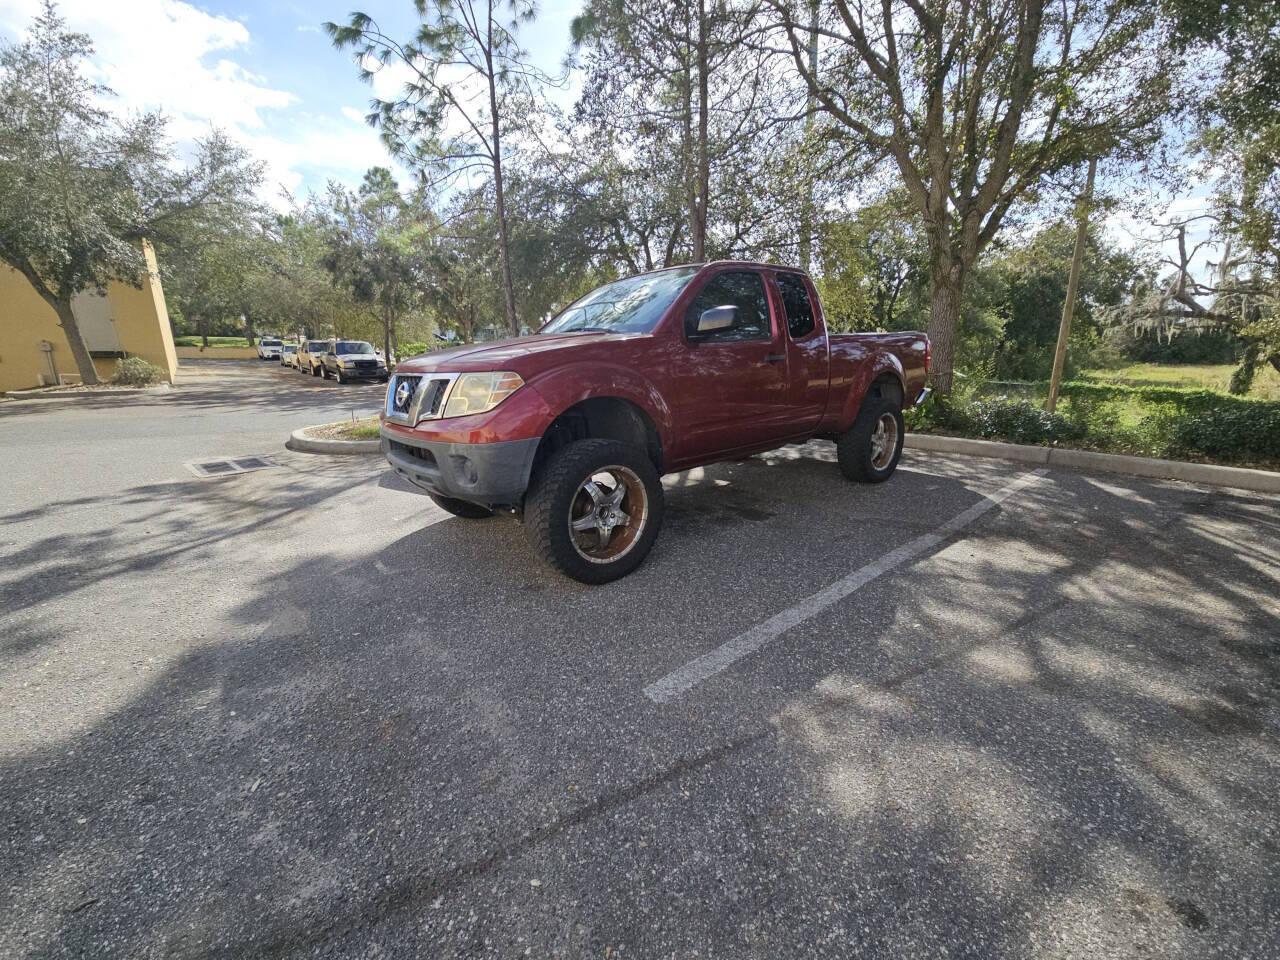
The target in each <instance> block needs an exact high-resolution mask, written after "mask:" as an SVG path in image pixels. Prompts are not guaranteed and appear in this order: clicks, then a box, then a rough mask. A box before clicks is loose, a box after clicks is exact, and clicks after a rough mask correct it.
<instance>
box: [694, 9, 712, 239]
mask: <svg viewBox="0 0 1280 960" xmlns="http://www.w3.org/2000/svg"><path fill="white" fill-rule="evenodd" d="M708 46H709V43H708V40H707V7H706V0H698V47H697V50H698V149H697V158H696V164H697V180H696V181H695V183H696V187H695V191H696V196H695V197H694V203H693V262H694V263H702V262H703V261H704V260H706V259H707V204H708V199H707V194H708V193H710V192H711V155H710V150H709V148H708V144H707V101H708V99H709V97H708V91H707V86H708V77H707V73H708V70H709V66H708V61H709V59H710V55H709V51H708Z"/></svg>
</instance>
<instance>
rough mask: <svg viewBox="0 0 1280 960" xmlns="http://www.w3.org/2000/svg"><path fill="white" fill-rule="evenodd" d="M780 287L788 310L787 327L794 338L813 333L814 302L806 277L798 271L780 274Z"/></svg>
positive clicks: (798, 338) (784, 306)
mask: <svg viewBox="0 0 1280 960" xmlns="http://www.w3.org/2000/svg"><path fill="white" fill-rule="evenodd" d="M778 289H779V290H781V291H782V306H783V309H784V310H786V312H787V329H788V330H789V331H790V332H791V339H792V340H800V339H803V338H804V337H807V336H808V335H809V334H811V333H813V328H814V319H813V304H812V303H810V302H809V291H808V290H807V289H806V288H805V285H804V278H803V277H801V276H800V275H799V274H798V273H780V274H778Z"/></svg>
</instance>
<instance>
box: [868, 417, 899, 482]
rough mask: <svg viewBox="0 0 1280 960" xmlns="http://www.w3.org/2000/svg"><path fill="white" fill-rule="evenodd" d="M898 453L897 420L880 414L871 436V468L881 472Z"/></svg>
mask: <svg viewBox="0 0 1280 960" xmlns="http://www.w3.org/2000/svg"><path fill="white" fill-rule="evenodd" d="M897 452H898V419H897V418H896V417H895V416H894V415H893V414H892V413H882V414H880V419H879V420H877V421H876V429H875V431H874V432H873V433H872V434H871V466H873V467H875V468H876V469H877V470H883V469H885V468H886V467H887V466H889V464H891V463H892V462H893V455H894V454H895V453H897Z"/></svg>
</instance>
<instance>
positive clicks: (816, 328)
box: [381, 261, 929, 583]
mask: <svg viewBox="0 0 1280 960" xmlns="http://www.w3.org/2000/svg"><path fill="white" fill-rule="evenodd" d="M928 369H929V340H928V338H927V337H926V336H925V335H924V334H922V333H886V334H828V333H827V330H826V325H825V324H824V322H823V316H822V306H821V304H820V303H819V302H818V295H817V291H816V290H815V289H814V287H813V284H812V283H811V282H810V280H809V278H808V277H806V276H805V275H804V274H803V273H800V272H799V271H797V270H791V269H788V268H784V267H778V266H771V265H769V264H763V263H742V262H736V261H735V262H718V263H708V264H699V265H694V266H683V267H670V268H668V269H665V270H656V271H653V272H651V273H645V274H641V275H639V276H634V277H628V278H626V279H624V280H618V281H616V282H614V283H610V284H606V285H605V286H603V287H599V288H598V289H596V290H593V291H592V292H591V293H589V294H587V295H586V296H585V297H583V298H581V299H580V300H578V301H576V302H575V303H573V304H570V305H569V306H568V307H566V308H565V309H564V310H562V311H561V312H560V313H559V314H558V315H557V316H556V317H555V318H554V319H553V320H551V321H550V322H549V323H547V324H546V326H544V327H543V328H542V329H541V330H540V331H538V333H537V334H534V335H532V336H527V337H518V338H516V339H512V340H502V341H498V342H491V343H481V344H473V345H469V346H463V347H456V348H453V349H449V350H442V351H440V352H438V353H432V354H428V355H426V356H421V357H416V358H414V359H411V360H407V361H405V362H403V363H401V364H399V365H398V366H397V367H396V369H395V373H394V374H393V376H392V377H391V380H390V383H389V384H388V387H387V398H386V406H385V408H384V410H383V412H382V417H381V419H382V426H381V436H382V451H383V454H384V455H385V456H386V458H387V460H388V462H389V463H390V464H391V466H392V467H393V468H394V469H395V471H396V472H397V473H398V474H400V475H401V476H402V477H404V478H406V479H407V480H409V481H411V482H412V483H415V484H417V485H418V486H420V487H422V488H424V489H425V490H426V491H427V492H428V493H429V494H430V495H431V498H432V499H433V500H434V501H435V502H436V503H437V504H439V505H440V506H441V507H442V508H444V509H445V510H447V511H449V512H450V513H453V514H455V515H457V516H459V517H467V518H473V519H478V518H481V517H488V516H491V515H492V514H493V513H494V512H496V511H499V510H503V511H511V512H514V513H515V514H516V515H518V516H522V517H523V519H524V523H525V525H526V526H527V528H528V530H529V532H530V534H531V536H532V539H533V542H534V545H535V547H536V548H537V549H538V550H539V552H540V553H541V554H542V555H543V556H544V557H545V558H546V559H547V560H548V561H549V562H550V563H551V565H552V566H554V567H555V568H556V569H558V570H560V571H561V572H562V573H564V574H567V575H568V576H570V577H573V578H574V579H576V580H580V581H582V582H584V583H605V582H607V581H610V580H614V579H617V578H618V577H621V576H624V575H625V574H627V573H629V572H631V571H632V570H634V569H635V568H636V567H637V566H638V565H639V564H640V562H641V561H642V560H643V559H644V557H645V555H646V554H647V553H648V552H649V549H650V548H651V547H652V546H653V541H654V539H655V538H656V537H657V535H658V529H659V527H660V526H661V524H662V509H663V496H662V484H661V482H660V479H659V478H660V477H661V476H662V475H663V474H666V473H673V472H676V471H679V470H687V469H690V468H692V467H696V466H700V465H702V464H707V463H713V462H715V461H719V460H728V459H736V458H741V457H746V456H749V455H751V454H753V453H759V452H761V451H764V450H769V449H772V448H774V447H778V446H781V445H783V444H787V443H796V442H802V441H806V440H810V439H812V438H814V437H823V438H827V439H830V440H834V441H835V444H836V451H837V454H838V460H839V463H840V469H841V470H842V471H843V472H844V474H845V476H846V477H848V478H850V479H852V480H860V481H863V482H867V483H879V482H881V481H884V480H887V479H888V478H889V476H890V475H891V474H892V473H893V471H894V468H895V467H896V466H897V464H898V457H899V455H900V454H901V452H902V434H903V426H902V409H903V407H904V406H910V405H912V404H914V403H919V402H920V401H921V400H922V399H923V398H924V396H925V395H926V394H927V393H928V389H927V388H926V386H925V379H926V375H927V373H928Z"/></svg>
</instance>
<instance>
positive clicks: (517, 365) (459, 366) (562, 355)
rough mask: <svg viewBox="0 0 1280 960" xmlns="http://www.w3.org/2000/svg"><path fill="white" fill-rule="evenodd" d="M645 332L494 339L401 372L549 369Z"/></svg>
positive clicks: (415, 361)
mask: <svg viewBox="0 0 1280 960" xmlns="http://www.w3.org/2000/svg"><path fill="white" fill-rule="evenodd" d="M647 336H648V334H644V333H589V332H580V333H549V334H533V335H531V336H527V337H512V338H510V339H507V340H491V341H489V342H487V343H472V344H467V345H466V346H462V347H451V348H450V349H448V350H438V351H436V352H435V353H428V354H424V355H422V356H420V357H413V358H411V359H409V360H405V361H404V362H403V363H400V364H398V365H397V366H396V371H397V372H399V373H436V372H446V373H460V372H461V373H471V372H479V371H485V370H513V371H515V372H516V373H518V374H520V375H521V376H526V371H532V368H537V369H545V368H546V367H548V366H552V365H554V364H555V363H556V362H558V361H560V362H563V361H567V360H568V359H570V356H571V354H572V352H573V351H576V350H584V351H585V350H592V349H593V348H595V347H597V346H598V345H599V344H602V343H623V342H626V341H631V340H636V339H641V338H644V337H647Z"/></svg>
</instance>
